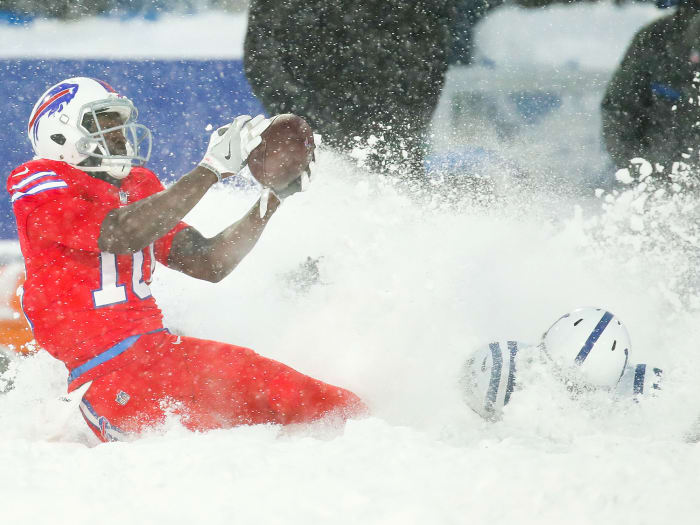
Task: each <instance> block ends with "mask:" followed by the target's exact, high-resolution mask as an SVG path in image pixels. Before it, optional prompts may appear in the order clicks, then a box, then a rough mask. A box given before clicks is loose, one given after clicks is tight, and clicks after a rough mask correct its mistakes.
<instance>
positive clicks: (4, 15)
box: [0, 11, 34, 26]
mask: <svg viewBox="0 0 700 525" xmlns="http://www.w3.org/2000/svg"><path fill="white" fill-rule="evenodd" d="M32 20H34V16H33V15H28V14H22V13H13V12H11V11H0V24H2V23H5V24H9V25H13V26H20V25H26V24H29V23H30V22H31V21H32Z"/></svg>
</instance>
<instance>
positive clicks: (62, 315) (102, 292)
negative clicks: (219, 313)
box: [7, 159, 187, 390]
mask: <svg viewBox="0 0 700 525" xmlns="http://www.w3.org/2000/svg"><path fill="white" fill-rule="evenodd" d="M162 189H163V185H162V184H161V182H160V181H159V180H158V178H157V177H156V176H155V174H153V172H151V171H149V170H147V169H145V168H133V169H132V171H131V173H130V174H129V176H128V177H126V178H125V179H123V180H122V184H121V186H120V187H116V186H114V185H112V184H109V183H108V182H105V181H102V180H100V179H97V178H95V177H92V176H90V175H88V174H87V173H85V172H83V171H81V170H79V169H77V168H75V167H72V166H70V165H68V164H66V163H64V162H59V161H51V160H45V159H40V160H33V161H30V162H27V163H25V164H23V165H21V166H19V167H18V168H17V169H15V170H14V171H13V172H12V173H11V174H10V177H9V178H8V181H7V190H8V192H9V193H10V199H11V201H12V204H13V209H14V213H15V218H16V220H17V230H18V234H19V241H20V246H21V249H22V254H23V255H24V260H25V268H26V272H27V279H26V282H25V284H24V295H23V309H24V312H25V314H26V316H27V318H28V320H29V322H30V323H31V325H32V329H33V330H34V336H35V338H36V340H37V342H38V343H39V344H40V345H41V346H42V347H43V348H44V349H46V350H47V351H48V352H49V353H51V354H52V355H53V356H54V357H56V358H57V359H60V360H61V361H63V362H64V363H65V364H66V366H67V367H68V369H69V370H74V369H76V367H79V366H80V365H82V364H83V363H85V362H86V361H89V360H91V359H93V358H95V356H98V355H99V354H101V352H103V351H105V350H106V349H109V348H111V347H113V346H114V345H116V344H117V343H119V342H120V341H123V340H125V339H126V338H128V337H130V336H134V335H136V334H143V333H146V332H151V331H154V330H159V329H163V323H162V313H161V311H160V309H159V308H158V306H157V304H156V302H155V299H154V298H153V296H152V295H151V291H150V289H149V286H148V285H149V283H150V282H151V276H152V273H153V268H154V263H155V261H154V259H156V260H158V261H159V262H161V263H162V264H167V260H168V254H169V252H170V248H171V245H172V241H173V238H174V236H175V234H176V233H177V232H179V231H180V230H182V229H183V228H185V227H187V225H186V224H185V223H182V222H181V223H180V224H178V225H177V226H176V227H175V228H173V229H172V230H171V231H170V232H169V233H168V234H166V235H165V236H163V237H162V238H160V239H159V240H157V241H156V242H155V243H154V244H152V245H150V246H148V247H146V248H145V249H144V250H142V251H140V252H137V253H133V254H120V255H115V254H112V253H107V252H101V251H100V249H99V247H98V238H99V235H100V228H101V226H102V222H103V221H104V219H105V217H106V216H107V214H108V213H109V212H110V211H111V210H113V209H115V208H118V207H121V206H124V205H126V204H129V203H133V202H135V201H138V200H141V199H143V198H145V197H148V196H149V195H152V194H154V193H157V192H159V191H161V190H162ZM125 354H129V353H128V352H126V353H125ZM145 357H146V356H134V355H124V356H120V359H113V360H111V361H110V362H108V363H104V364H102V363H101V366H99V367H97V368H96V369H93V370H92V372H91V373H90V374H86V375H85V376H84V377H82V378H81V381H80V382H79V384H71V386H70V389H71V390H73V389H75V388H77V387H78V386H79V385H80V384H82V383H84V382H86V381H88V380H90V379H93V378H94V377H97V376H99V375H103V374H105V373H107V372H108V371H110V370H112V369H114V368H116V367H117V366H121V365H123V364H124V363H125V362H126V361H127V360H133V359H141V358H144V359H145Z"/></svg>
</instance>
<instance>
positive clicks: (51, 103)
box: [29, 82, 78, 140]
mask: <svg viewBox="0 0 700 525" xmlns="http://www.w3.org/2000/svg"><path fill="white" fill-rule="evenodd" d="M77 92H78V84H70V83H67V82H66V83H63V84H58V85H57V86H55V87H53V88H51V90H49V92H48V93H46V95H45V96H44V99H43V101H42V102H41V104H39V107H38V108H36V111H35V112H34V114H33V115H32V118H31V119H29V131H30V132H32V133H33V134H34V140H37V138H38V133H39V122H40V121H41V117H43V116H44V115H49V116H50V115H53V114H54V113H56V112H58V111H62V110H63V108H64V107H65V105H66V104H68V103H69V102H70V101H71V100H73V98H74V97H75V94H76V93H77Z"/></svg>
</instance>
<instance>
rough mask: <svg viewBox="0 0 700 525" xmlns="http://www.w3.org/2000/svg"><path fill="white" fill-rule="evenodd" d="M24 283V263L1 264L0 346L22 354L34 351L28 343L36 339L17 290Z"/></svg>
mask: <svg viewBox="0 0 700 525" xmlns="http://www.w3.org/2000/svg"><path fill="white" fill-rule="evenodd" d="M23 283H24V265H23V264H22V263H21V262H12V263H9V264H6V265H3V266H0V346H2V347H5V348H9V349H10V350H13V351H15V352H19V353H21V354H27V353H30V352H31V351H33V348H31V346H28V345H27V343H29V342H30V341H33V340H34V336H33V335H32V331H31V329H30V328H29V324H28V323H27V319H26V317H24V314H23V313H22V306H21V303H20V296H19V295H18V293H17V291H18V289H19V288H20V286H22V284H23Z"/></svg>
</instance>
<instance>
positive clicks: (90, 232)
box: [7, 160, 118, 251]
mask: <svg viewBox="0 0 700 525" xmlns="http://www.w3.org/2000/svg"><path fill="white" fill-rule="evenodd" d="M81 176H82V177H87V175H85V174H83V173H82V172H79V171H77V170H75V169H74V168H71V167H70V166H68V165H67V164H65V163H62V162H55V161H47V160H35V161H30V162H27V163H25V164H23V165H22V166H20V167H18V168H17V169H15V170H14V171H13V172H12V173H11V175H10V177H9V178H8V182H7V190H8V192H9V193H10V199H11V201H12V205H13V209H14V212H15V216H16V217H17V228H18V231H19V233H20V236H22V235H25V236H26V237H27V239H28V240H30V241H32V242H33V243H36V244H37V246H41V245H44V244H50V243H60V244H63V245H65V246H68V247H70V248H74V249H80V250H87V251H98V250H99V249H98V247H97V239H98V237H99V235H100V227H101V225H102V221H103V220H104V218H105V216H106V215H107V214H108V213H109V212H110V211H111V210H112V209H114V208H116V207H117V206H118V202H117V201H116V200H115V199H114V198H111V199H110V198H108V197H107V196H105V195H103V194H101V193H99V192H94V191H93V194H91V195H87V193H86V192H85V188H84V186H85V184H84V182H83V181H82V180H81V178H80V177H81Z"/></svg>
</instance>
